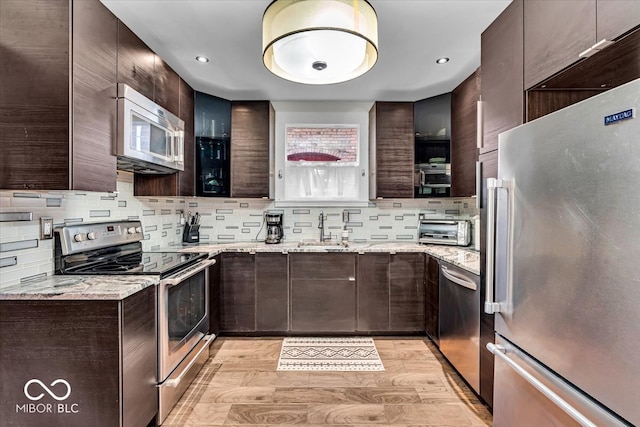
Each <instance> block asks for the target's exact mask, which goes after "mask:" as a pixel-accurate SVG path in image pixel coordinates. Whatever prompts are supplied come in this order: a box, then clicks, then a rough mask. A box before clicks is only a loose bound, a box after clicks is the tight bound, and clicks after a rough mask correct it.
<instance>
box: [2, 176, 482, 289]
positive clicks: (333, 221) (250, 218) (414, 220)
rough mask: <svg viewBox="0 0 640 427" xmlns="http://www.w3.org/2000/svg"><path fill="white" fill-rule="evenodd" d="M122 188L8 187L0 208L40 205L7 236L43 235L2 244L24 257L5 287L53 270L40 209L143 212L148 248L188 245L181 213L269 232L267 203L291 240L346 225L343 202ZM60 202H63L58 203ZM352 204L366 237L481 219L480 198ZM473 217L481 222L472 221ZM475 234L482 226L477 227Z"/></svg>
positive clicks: (355, 236) (240, 233)
mask: <svg viewBox="0 0 640 427" xmlns="http://www.w3.org/2000/svg"><path fill="white" fill-rule="evenodd" d="M117 191H118V192H117V193H94V192H80V191H60V192H48V193H44V192H26V191H11V190H0V211H2V212H23V211H25V212H33V220H32V221H28V222H2V223H0V243H1V244H2V246H4V247H7V245H6V244H11V245H9V247H11V246H12V244H13V243H14V242H25V241H30V240H34V239H37V240H38V242H37V243H38V246H37V247H35V248H28V249H19V250H7V251H3V252H0V258H7V257H14V256H15V257H17V264H16V265H10V266H7V267H1V268H0V289H2V288H3V287H6V286H10V285H13V284H16V283H20V281H25V280H29V279H30V278H34V277H35V278H37V276H39V275H42V274H46V275H51V274H53V269H54V265H53V264H54V261H53V240H39V239H40V217H42V216H46V217H52V218H53V222H54V226H59V225H63V224H65V223H73V222H100V221H109V220H126V219H135V220H140V221H141V222H142V226H143V229H144V240H143V242H142V244H143V249H144V250H159V249H163V248H166V247H169V246H179V245H181V237H182V226H181V225H180V218H181V214H182V212H183V211H184V212H185V213H186V212H189V211H190V212H191V213H192V214H195V213H196V212H198V213H200V215H201V217H202V219H201V221H200V224H201V226H200V241H201V242H203V243H207V242H209V243H213V242H241V241H247V242H248V241H256V240H258V241H259V240H264V238H265V236H266V227H265V226H264V223H263V214H264V212H265V211H267V210H269V211H273V212H280V213H283V215H284V220H283V225H284V236H285V240H286V241H294V242H297V241H301V240H317V239H318V238H319V235H320V230H319V229H318V217H319V215H320V211H322V212H323V213H324V215H326V216H327V217H326V219H325V222H324V223H325V236H328V235H329V234H331V235H332V236H334V238H335V239H337V240H339V239H340V235H341V232H342V228H343V227H344V223H343V222H342V212H343V210H345V208H339V207H326V208H319V207H308V208H305V207H295V208H276V207H275V206H274V203H273V201H270V200H262V199H217V198H202V197H199V198H164V197H155V198H149V197H134V196H133V177H132V175H131V174H129V173H126V172H121V173H119V174H118V182H117ZM54 202H55V203H54ZM346 210H348V211H349V212H350V216H349V223H348V224H347V229H348V230H349V239H350V240H351V241H356V242H366V241H385V240H388V241H395V240H414V241H417V225H418V215H419V214H420V213H424V214H426V215H427V217H429V218H434V219H436V218H456V219H470V220H471V219H473V217H474V216H475V215H477V210H476V207H475V199H472V198H468V199H438V200H433V199H402V200H400V199H396V200H376V201H375V202H374V203H370V204H369V206H368V207H362V208H346ZM472 225H473V222H472ZM474 234H475V233H474Z"/></svg>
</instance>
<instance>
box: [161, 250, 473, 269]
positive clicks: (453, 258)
mask: <svg viewBox="0 0 640 427" xmlns="http://www.w3.org/2000/svg"><path fill="white" fill-rule="evenodd" d="M307 244H309V243H307ZM176 248H177V247H175V246H173V247H172V248H171V250H174V251H175V250H176ZM181 250H183V251H186V252H208V253H209V256H215V255H218V254H219V253H222V252H247V253H254V252H286V253H296V252H344V253H365V252H391V253H393V252H395V253H398V252H424V253H427V254H429V255H431V256H433V257H435V258H437V259H440V260H443V261H445V262H448V263H450V264H453V265H455V266H458V267H460V268H462V269H464V270H466V271H469V272H470V273H473V274H476V275H479V274H480V252H477V251H474V250H471V249H468V248H465V247H460V246H446V245H421V244H418V243H416V242H384V243H377V242H368V243H349V246H347V247H344V246H338V245H327V246H319V245H318V246H313V245H309V246H301V247H298V243H297V242H293V243H278V244H271V245H269V244H266V243H262V242H237V243H218V244H216V243H211V244H208V243H200V244H197V245H194V246H183V247H182V249H181Z"/></svg>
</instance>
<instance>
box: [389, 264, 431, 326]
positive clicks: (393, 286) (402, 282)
mask: <svg viewBox="0 0 640 427" xmlns="http://www.w3.org/2000/svg"><path fill="white" fill-rule="evenodd" d="M424 256H425V255H424V254H422V253H398V254H391V256H390V263H389V328H390V330H392V331H397V332H422V331H424V325H425V322H424V310H425V305H424Z"/></svg>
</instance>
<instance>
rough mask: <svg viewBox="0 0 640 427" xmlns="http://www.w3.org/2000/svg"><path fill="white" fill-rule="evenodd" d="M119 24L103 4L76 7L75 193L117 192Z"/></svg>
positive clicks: (82, 3)
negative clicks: (116, 144)
mask: <svg viewBox="0 0 640 427" xmlns="http://www.w3.org/2000/svg"><path fill="white" fill-rule="evenodd" d="M117 34H118V21H117V19H116V17H115V16H113V14H112V13H111V12H110V11H109V10H108V9H107V8H106V7H104V5H102V3H100V2H99V1H97V0H92V1H75V2H73V154H72V156H73V158H72V165H73V167H72V184H71V185H72V188H73V189H76V190H87V191H115V190H116V176H117V172H116V156H114V155H113V141H114V140H115V139H116V137H117V135H116V129H117V127H116V103H115V102H114V99H115V97H116V95H117V91H116V74H117V67H116V64H117V43H118V37H117Z"/></svg>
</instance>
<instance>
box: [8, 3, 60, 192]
mask: <svg viewBox="0 0 640 427" xmlns="http://www.w3.org/2000/svg"><path fill="white" fill-rule="evenodd" d="M69 14H70V3H69V1H68V0H28V1H12V2H9V1H0V31H1V34H0V40H1V44H2V59H1V60H0V82H1V83H0V146H1V147H2V155H0V188H5V189H28V190H47V189H50V190H67V189H69V181H70V179H69V155H70V150H69V148H70V147H69V89H70V88H69V80H70V78H69V77H70V76H69V60H70V52H69V43H70V40H69V30H70V25H69ZM9 47H10V48H9Z"/></svg>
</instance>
